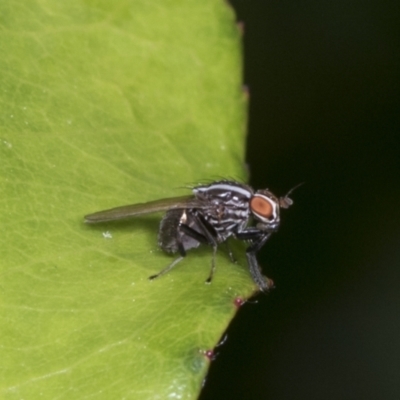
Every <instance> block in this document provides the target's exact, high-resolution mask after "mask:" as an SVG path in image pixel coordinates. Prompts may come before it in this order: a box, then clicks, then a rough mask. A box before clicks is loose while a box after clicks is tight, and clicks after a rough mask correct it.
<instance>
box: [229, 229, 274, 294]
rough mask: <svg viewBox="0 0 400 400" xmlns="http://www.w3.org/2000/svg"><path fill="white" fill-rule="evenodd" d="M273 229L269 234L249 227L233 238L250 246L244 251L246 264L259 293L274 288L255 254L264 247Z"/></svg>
mask: <svg viewBox="0 0 400 400" xmlns="http://www.w3.org/2000/svg"><path fill="white" fill-rule="evenodd" d="M274 231H275V229H271V231H270V232H266V231H263V230H259V229H257V228H256V227H249V228H247V229H245V230H243V231H242V232H238V233H237V234H236V235H235V236H236V237H237V238H238V239H240V240H248V241H249V242H250V246H249V247H248V248H247V250H246V258H247V263H248V265H249V270H250V274H251V276H252V278H253V280H254V282H255V283H256V284H257V286H258V287H259V288H260V290H261V291H263V292H264V291H268V290H269V289H271V288H272V287H273V286H274V283H273V281H272V279H269V278H267V277H265V276H264V275H263V274H262V272H261V269H260V266H259V264H258V261H257V258H256V254H257V252H258V251H259V250H260V249H261V247H263V246H264V244H265V242H266V241H267V240H268V239H269V237H270V236H271V234H272V233H273V232H274Z"/></svg>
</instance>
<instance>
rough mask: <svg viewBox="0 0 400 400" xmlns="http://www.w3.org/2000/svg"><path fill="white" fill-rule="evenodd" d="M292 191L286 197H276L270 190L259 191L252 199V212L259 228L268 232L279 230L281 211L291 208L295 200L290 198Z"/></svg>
mask: <svg viewBox="0 0 400 400" xmlns="http://www.w3.org/2000/svg"><path fill="white" fill-rule="evenodd" d="M290 193H291V191H290V192H289V193H288V194H287V195H286V196H284V197H276V196H275V195H274V194H273V193H272V192H271V191H269V190H268V189H264V190H258V191H257V192H256V193H255V194H254V195H253V197H252V198H251V199H250V211H251V213H252V215H253V217H254V219H255V220H256V221H257V225H256V226H257V228H258V229H261V230H263V231H266V232H272V231H275V230H277V229H278V227H279V223H280V215H279V214H280V209H281V208H289V207H290V206H291V205H292V204H293V200H292V199H291V198H289V194H290Z"/></svg>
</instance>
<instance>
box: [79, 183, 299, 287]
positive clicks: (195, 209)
mask: <svg viewBox="0 0 400 400" xmlns="http://www.w3.org/2000/svg"><path fill="white" fill-rule="evenodd" d="M292 191H293V189H292V190H291V191H289V193H287V194H286V196H284V197H276V196H275V195H274V194H273V193H272V192H271V191H269V190H268V189H262V190H257V191H254V190H253V188H251V187H250V186H248V185H245V184H242V183H239V182H235V181H228V180H221V181H217V182H213V183H211V184H208V185H199V186H195V187H193V188H192V194H191V195H188V196H182V197H174V198H167V199H160V200H155V201H150V202H148V203H139V204H132V205H128V206H122V207H117V208H112V209H110V210H104V211H99V212H96V213H94V214H89V215H86V216H85V222H87V223H90V224H94V223H100V222H108V221H116V220H122V219H128V218H131V217H136V216H138V215H144V214H150V213H155V212H159V211H166V213H165V215H164V217H163V218H162V220H161V223H160V227H159V231H158V245H159V246H160V248H161V249H162V250H164V251H165V252H167V253H172V254H175V253H178V254H179V257H178V258H176V259H175V260H174V261H173V262H172V263H171V264H169V265H168V266H167V267H166V268H164V269H163V270H161V271H160V272H159V273H157V274H155V275H152V276H150V277H149V279H155V278H157V277H159V276H161V275H164V274H165V273H167V272H168V271H170V270H171V269H172V268H173V267H174V266H175V265H176V264H178V263H179V262H180V261H181V260H182V259H183V258H184V257H185V256H186V253H187V251H188V250H190V249H193V248H196V247H198V246H200V244H208V245H211V246H212V248H213V257H212V262H211V271H210V275H209V277H208V279H207V280H206V282H208V283H209V282H211V280H212V278H213V275H214V271H215V255H216V252H217V247H218V245H219V244H221V243H223V242H225V241H226V240H227V239H228V238H229V237H233V238H235V239H238V240H242V241H244V242H246V243H247V244H248V247H247V249H246V258H247V262H248V266H249V269H250V273H251V276H252V278H253V280H254V282H255V283H256V284H257V286H258V287H259V289H260V290H262V291H266V290H268V289H269V288H271V283H270V282H271V280H269V279H268V278H266V277H264V276H263V275H262V273H261V269H260V267H259V265H258V262H257V258H256V254H257V252H258V251H259V250H260V249H261V248H262V247H263V246H264V244H265V242H266V241H267V240H268V239H269V237H270V236H271V234H272V233H273V232H276V231H277V230H278V228H279V224H280V209H281V208H288V207H290V206H291V205H292V204H293V201H292V200H291V199H290V198H289V195H290V193H291V192H292ZM229 254H230V256H231V259H233V257H232V253H231V252H229Z"/></svg>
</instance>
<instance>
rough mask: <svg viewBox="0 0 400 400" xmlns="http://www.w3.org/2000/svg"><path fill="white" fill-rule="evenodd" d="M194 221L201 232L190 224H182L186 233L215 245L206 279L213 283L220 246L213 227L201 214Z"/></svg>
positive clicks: (207, 281)
mask: <svg viewBox="0 0 400 400" xmlns="http://www.w3.org/2000/svg"><path fill="white" fill-rule="evenodd" d="M194 221H195V224H196V226H197V228H198V229H199V230H201V233H200V232H197V231H196V230H194V229H192V228H191V227H190V226H188V225H182V226H181V229H182V231H184V232H185V233H186V235H188V236H191V237H193V238H194V239H196V240H198V241H199V242H201V243H205V244H209V245H211V246H212V247H213V257H212V260H211V270H210V275H209V276H208V278H207V279H206V283H211V281H212V278H213V276H214V272H215V256H216V254H217V248H218V242H217V239H216V237H215V236H216V234H215V232H213V230H212V228H211V227H208V224H207V222H206V221H203V219H202V218H201V217H200V216H199V215H196V216H195V217H194Z"/></svg>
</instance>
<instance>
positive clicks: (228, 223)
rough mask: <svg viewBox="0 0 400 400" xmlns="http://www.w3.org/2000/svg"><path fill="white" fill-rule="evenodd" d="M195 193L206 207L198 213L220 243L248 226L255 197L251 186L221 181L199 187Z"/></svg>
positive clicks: (194, 190)
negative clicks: (251, 199)
mask: <svg viewBox="0 0 400 400" xmlns="http://www.w3.org/2000/svg"><path fill="white" fill-rule="evenodd" d="M193 193H194V194H195V196H196V197H197V198H198V199H199V200H201V201H202V202H203V204H205V205H206V207H203V208H202V209H199V210H198V212H199V214H200V215H201V216H202V218H203V219H204V220H205V221H207V223H208V224H209V225H211V227H212V228H213V229H214V230H215V232H216V233H217V237H218V241H224V240H226V239H227V238H228V237H229V236H231V235H232V234H233V233H234V232H237V231H240V230H242V229H243V228H244V227H245V226H246V225H247V223H248V220H249V217H250V209H249V200H250V198H251V197H252V196H253V190H252V189H251V188H250V187H249V186H246V185H243V184H241V183H238V182H232V181H219V182H214V183H212V184H210V185H202V186H197V187H196V188H194V189H193Z"/></svg>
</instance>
